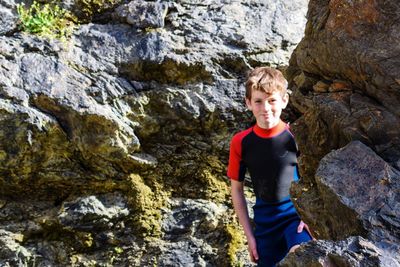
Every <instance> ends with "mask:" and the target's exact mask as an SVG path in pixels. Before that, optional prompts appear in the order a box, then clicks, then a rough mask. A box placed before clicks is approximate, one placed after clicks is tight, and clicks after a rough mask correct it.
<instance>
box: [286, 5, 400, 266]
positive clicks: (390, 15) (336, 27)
mask: <svg viewBox="0 0 400 267" xmlns="http://www.w3.org/2000/svg"><path fill="white" fill-rule="evenodd" d="M399 10H400V6H399V5H398V3H397V2H396V1H334V0H332V1H318V0H315V1H314V0H311V1H310V3H309V10H308V15H307V18H308V22H307V26H306V31H305V37H304V38H303V39H302V41H301V42H300V43H299V45H298V46H297V48H296V50H295V52H294V53H293V55H292V57H291V60H290V67H289V69H288V76H289V79H290V82H291V86H292V89H293V96H292V104H293V106H294V109H295V111H296V112H297V113H298V114H299V115H300V118H299V119H298V120H297V121H296V123H294V124H293V126H292V129H293V131H294V132H295V135H296V137H297V140H298V142H299V147H300V150H301V157H300V171H301V174H302V177H303V180H302V182H301V183H300V184H298V185H295V186H294V187H293V188H292V191H293V197H294V199H295V202H296V205H297V208H298V210H299V211H300V213H301V214H302V215H303V218H304V220H306V221H307V222H308V223H309V225H310V226H311V228H312V229H313V230H314V233H315V235H316V236H318V237H319V238H324V239H331V240H341V241H338V242H336V243H332V246H333V247H337V246H339V247H341V246H342V245H344V246H345V247H346V246H348V248H345V247H343V248H341V251H342V252H340V253H339V252H338V250H337V249H332V248H328V247H327V246H326V243H324V242H322V241H321V242H320V243H315V244H313V245H310V246H307V247H306V248H305V250H303V251H302V252H301V253H303V254H302V256H301V255H300V254H301V253H300V252H299V254H298V253H296V255H293V257H288V259H287V262H286V263H284V265H285V264H289V265H285V266H297V265H295V264H293V262H294V261H298V260H300V258H302V259H306V258H307V257H308V256H306V255H309V256H310V255H312V254H313V253H316V254H314V255H317V254H319V253H321V254H319V255H321V258H319V259H320V261H319V260H316V259H315V260H313V262H311V261H306V262H309V264H310V265H308V266H324V265H323V263H324V261H327V260H328V261H329V262H330V264H331V265H329V264H328V263H327V264H328V265H327V266H400V247H399V244H400V242H399V238H400V236H399V233H400V231H399V230H400V221H399V218H400V216H399V215H400V211H399V208H400V206H399V199H400V194H399V177H400V176H399V175H400V172H399V170H400V160H399V159H400V139H399V137H400V128H399V125H400V116H399V115H400V113H399V109H398V108H397V107H398V106H399V104H400V86H399V82H398V76H399V75H398V74H399V68H398V67H397V66H398V62H399V61H400V59H399V57H398V49H399V48H398V46H397V45H395V44H396V43H397V42H398V40H399V38H400V35H399V33H398V26H399V23H398V19H397V17H398V11H399ZM331 151H332V152H331ZM351 236H361V237H362V238H365V239H366V240H364V241H362V242H361V240H363V239H360V237H357V238H358V239H357V240H358V241H357V243H358V245H350V244H352V243H354V240H356V239H354V238H352V237H351ZM349 238H350V239H349ZM346 240H347V241H346ZM343 242H344V243H346V244H348V245H345V244H344V243H343ZM365 242H368V245H367V246H366V247H365V245H366V244H367V243H365ZM346 250H347V252H345V251H346ZM357 250H359V252H357ZM367 250H368V251H370V252H371V253H369V254H368V253H362V254H363V255H364V256H362V257H355V258H354V259H355V260H356V261H358V263H354V262H353V260H351V259H350V258H349V257H348V256H346V255H345V254H347V253H354V255H357V254H358V253H360V251H367ZM373 251H375V252H373ZM322 255H324V256H322ZM318 257H319V256H318ZM324 257H325V258H324ZM383 258H385V259H386V260H382V259H383ZM352 262H353V263H352ZM292 264H293V265H292Z"/></svg>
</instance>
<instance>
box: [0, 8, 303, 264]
mask: <svg viewBox="0 0 400 267" xmlns="http://www.w3.org/2000/svg"><path fill="white" fill-rule="evenodd" d="M62 5H63V7H64V8H66V9H68V10H70V11H71V13H72V14H74V16H75V17H76V19H78V20H79V21H80V24H79V26H76V28H75V30H74V32H73V35H72V36H71V38H70V39H67V40H66V41H58V40H54V39H48V38H40V37H37V36H35V35H30V34H27V33H23V32H21V31H20V28H19V27H18V16H17V13H16V2H14V0H5V1H0V21H1V22H2V23H0V121H1V129H0V188H1V189H0V192H1V194H0V232H1V233H0V244H1V248H0V265H4V266H8V265H10V266H14V265H18V264H19V265H28V266H31V265H34V266H93V265H96V266H154V265H157V266H229V265H235V264H243V265H245V266H247V265H249V263H248V257H247V254H246V247H245V245H244V243H243V242H244V241H243V236H242V235H241V233H240V232H239V231H238V230H237V229H238V228H237V223H236V222H235V220H234V217H233V215H232V208H231V207H230V200H229V197H228V195H229V191H228V186H227V185H228V184H227V181H226V179H225V168H226V167H225V166H226V160H227V154H228V146H229V139H230V137H231V136H232V134H233V133H234V132H235V131H237V130H238V129H241V128H243V127H245V126H246V125H247V124H248V123H249V116H248V115H249V114H247V113H246V112H244V106H243V85H242V84H243V77H244V75H245V74H246V71H248V70H249V68H250V67H251V66H257V65H272V66H275V67H284V66H285V65H287V64H288V59H289V56H290V54H291V53H292V51H293V49H294V48H295V46H296V44H297V43H298V42H299V41H300V39H301V37H302V35H303V29H304V25H305V13H306V5H307V1H306V0H296V1H291V2H290V5H289V4H288V3H287V1H283V0H280V1H272V0H268V1H265V0H262V1H261V0H260V1H222V0H221V1H219V0H213V1H186V0H179V1H131V2H128V1H111V0H108V1H83V0H76V1H63V3H62Z"/></svg>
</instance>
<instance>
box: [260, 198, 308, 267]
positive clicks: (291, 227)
mask: <svg viewBox="0 0 400 267" xmlns="http://www.w3.org/2000/svg"><path fill="white" fill-rule="evenodd" d="M253 209H254V222H255V224H256V228H255V231H254V235H255V238H256V242H257V252H258V256H259V260H258V262H257V266H260V267H274V266H275V265H276V264H277V263H278V262H279V261H281V260H282V259H283V258H284V257H285V256H286V255H287V253H288V252H289V249H290V248H291V247H293V246H294V245H299V244H301V243H303V242H307V241H310V240H311V239H312V238H311V236H310V234H309V233H308V232H307V230H305V229H304V230H303V231H302V232H301V233H297V227H298V225H299V223H300V218H299V216H298V215H297V213H296V210H295V208H294V206H293V203H292V202H291V201H290V199H289V198H287V199H285V200H283V201H280V202H279V203H274V204H270V203H266V202H264V201H263V200H261V199H257V200H256V204H255V205H254V207H253Z"/></svg>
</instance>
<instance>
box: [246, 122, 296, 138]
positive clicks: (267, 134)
mask: <svg viewBox="0 0 400 267" xmlns="http://www.w3.org/2000/svg"><path fill="white" fill-rule="evenodd" d="M288 128H289V127H288V125H287V124H286V123H284V122H283V121H279V123H278V124H277V125H276V126H274V127H272V128H271V129H264V128H261V127H260V126H258V125H257V123H256V124H255V125H254V127H253V131H254V133H255V134H256V135H258V136H260V137H263V138H271V137H274V136H276V135H278V134H280V133H282V132H283V131H284V130H286V129H288Z"/></svg>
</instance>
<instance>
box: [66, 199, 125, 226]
mask: <svg viewBox="0 0 400 267" xmlns="http://www.w3.org/2000/svg"><path fill="white" fill-rule="evenodd" d="M128 215H129V210H128V205H127V203H126V200H125V199H124V198H123V197H122V196H121V195H117V194H109V195H103V196H98V197H97V196H87V197H81V198H79V199H77V200H75V201H71V202H67V201H65V202H64V203H63V207H62V209H61V212H60V214H59V215H58V218H59V220H60V223H61V224H63V225H65V226H69V227H71V228H73V229H82V230H92V229H97V228H111V227H112V226H113V224H114V223H115V221H117V220H121V219H123V218H124V217H126V216H128Z"/></svg>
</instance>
